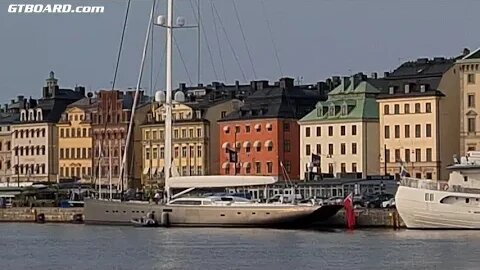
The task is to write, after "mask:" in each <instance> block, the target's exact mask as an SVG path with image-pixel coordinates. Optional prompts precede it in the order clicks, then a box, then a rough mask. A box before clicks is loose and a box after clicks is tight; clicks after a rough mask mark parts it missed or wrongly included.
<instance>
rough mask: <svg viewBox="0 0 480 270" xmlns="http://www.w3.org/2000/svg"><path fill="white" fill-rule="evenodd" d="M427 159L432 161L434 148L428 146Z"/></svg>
mask: <svg viewBox="0 0 480 270" xmlns="http://www.w3.org/2000/svg"><path fill="white" fill-rule="evenodd" d="M427 161H428V162H430V161H432V148H427Z"/></svg>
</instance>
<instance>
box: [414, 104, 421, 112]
mask: <svg viewBox="0 0 480 270" xmlns="http://www.w3.org/2000/svg"><path fill="white" fill-rule="evenodd" d="M415 113H420V103H415Z"/></svg>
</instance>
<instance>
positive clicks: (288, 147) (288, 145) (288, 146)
mask: <svg viewBox="0 0 480 270" xmlns="http://www.w3.org/2000/svg"><path fill="white" fill-rule="evenodd" d="M283 147H284V148H285V152H290V151H291V148H292V145H291V143H290V140H285V141H283Z"/></svg>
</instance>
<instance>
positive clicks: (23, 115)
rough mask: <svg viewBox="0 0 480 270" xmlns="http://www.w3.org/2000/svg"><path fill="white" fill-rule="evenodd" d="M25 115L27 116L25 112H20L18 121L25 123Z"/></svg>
mask: <svg viewBox="0 0 480 270" xmlns="http://www.w3.org/2000/svg"><path fill="white" fill-rule="evenodd" d="M26 115H27V112H26V111H25V110H21V111H20V121H26V120H27V119H26V118H27V117H26Z"/></svg>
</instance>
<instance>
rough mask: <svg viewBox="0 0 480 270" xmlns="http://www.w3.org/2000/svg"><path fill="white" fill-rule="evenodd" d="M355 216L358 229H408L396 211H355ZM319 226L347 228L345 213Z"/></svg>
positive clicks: (339, 213) (340, 213)
mask: <svg viewBox="0 0 480 270" xmlns="http://www.w3.org/2000/svg"><path fill="white" fill-rule="evenodd" d="M355 216H356V220H355V221H356V225H355V227H356V228H393V229H399V228H406V226H405V223H404V222H403V220H402V218H401V217H400V215H399V214H398V212H397V210H396V209H377V208H375V209H369V208H365V209H355ZM319 225H320V226H322V227H335V228H345V226H346V218H345V211H343V210H340V211H339V212H338V213H337V214H336V215H335V216H333V217H331V218H330V219H329V220H327V221H326V222H322V223H320V224H319Z"/></svg>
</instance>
